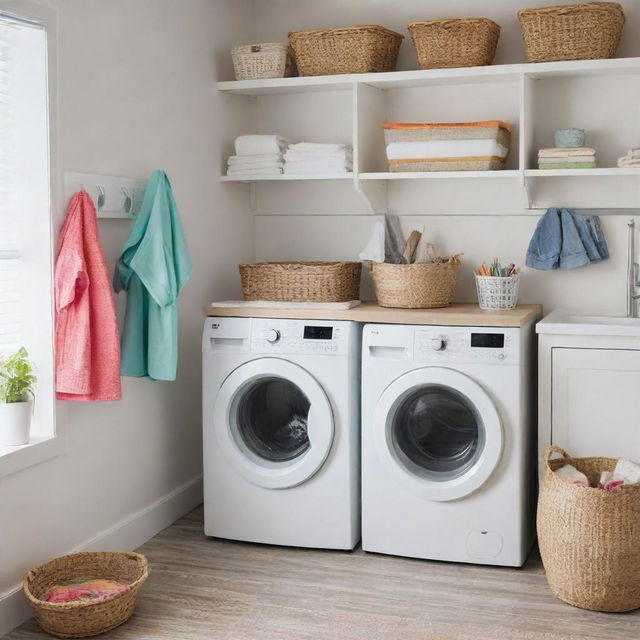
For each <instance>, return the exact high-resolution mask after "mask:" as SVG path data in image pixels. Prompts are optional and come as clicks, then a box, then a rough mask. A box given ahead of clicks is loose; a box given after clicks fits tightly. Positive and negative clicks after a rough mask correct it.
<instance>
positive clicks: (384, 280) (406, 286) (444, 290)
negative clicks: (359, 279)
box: [371, 255, 460, 309]
mask: <svg viewBox="0 0 640 640" xmlns="http://www.w3.org/2000/svg"><path fill="white" fill-rule="evenodd" d="M459 271H460V259H459V256H457V255H456V256H451V257H450V258H447V259H446V260H445V261H443V262H439V263H436V262H433V263H422V264H391V263H387V262H374V263H373V265H372V273H371V275H372V277H373V286H374V289H375V292H376V298H377V300H378V304H379V305H380V306H381V307H395V308H401V309H435V308H437V307H446V306H448V305H450V304H451V301H452V300H453V297H454V295H455V293H456V287H457V286H458V272H459Z"/></svg>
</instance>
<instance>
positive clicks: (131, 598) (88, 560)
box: [23, 551, 149, 638]
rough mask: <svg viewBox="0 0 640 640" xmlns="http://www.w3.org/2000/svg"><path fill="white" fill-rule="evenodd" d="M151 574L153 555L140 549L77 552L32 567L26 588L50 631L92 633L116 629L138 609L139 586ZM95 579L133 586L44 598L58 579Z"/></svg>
mask: <svg viewBox="0 0 640 640" xmlns="http://www.w3.org/2000/svg"><path fill="white" fill-rule="evenodd" d="M148 576H149V568H148V564H147V559H146V558H145V557H144V556H143V555H140V554H139V553H120V552H106V551H105V552H84V553H73V554H71V555H67V556H62V557H61V558H56V559H55V560H51V561H50V562H46V563H45V564H43V565H40V566H39V567H37V568H36V569H32V570H31V571H29V573H27V575H26V576H25V577H24V581H23V591H24V594H25V596H26V597H27V600H28V601H29V604H30V605H31V606H32V607H33V612H34V616H35V618H36V621H37V623H38V624H39V625H40V626H41V627H42V629H44V630H45V631H46V632H47V633H49V634H51V635H52V636H56V637H57V638H88V637H91V636H95V635H98V634H99V633H105V632H106V631H109V630H110V629H114V628H115V627H117V626H119V625H121V624H122V623H123V622H126V621H127V620H128V619H129V618H130V617H131V616H132V615H133V610H134V608H135V604H136V595H137V593H138V589H140V587H141V586H142V584H143V583H144V581H145V580H146V579H147V578H148ZM93 579H105V580H115V581H117V582H121V583H122V584H125V585H127V586H128V587H129V588H128V589H127V590H126V591H124V592H123V593H118V594H115V595H113V596H107V597H105V598H99V599H97V600H76V601H72V602H47V601H45V600H43V599H42V598H43V597H44V596H45V595H46V594H47V592H48V591H49V590H50V589H51V588H52V587H54V586H56V585H59V584H64V583H66V582H71V581H76V580H93Z"/></svg>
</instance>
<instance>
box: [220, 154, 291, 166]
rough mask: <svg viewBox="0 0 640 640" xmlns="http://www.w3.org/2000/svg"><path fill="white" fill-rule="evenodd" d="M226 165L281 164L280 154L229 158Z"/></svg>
mask: <svg viewBox="0 0 640 640" xmlns="http://www.w3.org/2000/svg"><path fill="white" fill-rule="evenodd" d="M227 162H228V164H246V163H248V162H282V154H281V153H258V154H255V155H251V156H229V159H228V160H227Z"/></svg>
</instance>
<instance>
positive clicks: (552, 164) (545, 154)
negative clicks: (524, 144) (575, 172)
mask: <svg viewBox="0 0 640 640" xmlns="http://www.w3.org/2000/svg"><path fill="white" fill-rule="evenodd" d="M595 167H596V151H595V149H591V148H590V147H568V148H566V147H565V148H561V147H552V148H550V149H540V150H539V151H538V168H539V169H594V168H595Z"/></svg>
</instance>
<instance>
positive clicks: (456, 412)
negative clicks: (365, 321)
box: [372, 367, 504, 501]
mask: <svg viewBox="0 0 640 640" xmlns="http://www.w3.org/2000/svg"><path fill="white" fill-rule="evenodd" d="M372 437H373V444H374V448H375V450H376V452H377V455H378V458H379V460H380V462H381V465H382V466H383V467H384V468H385V470H386V471H387V472H388V473H389V477H390V478H393V479H395V481H397V482H399V483H402V484H403V485H404V486H407V487H408V488H410V489H411V490H413V491H414V492H416V493H417V494H419V495H420V496H421V497H424V498H426V499H429V500H435V501H446V500H456V499H458V498H462V497H464V496H466V495H469V494H470V493H472V492H474V491H476V490H477V489H478V488H480V487H481V486H482V485H483V484H484V483H485V482H486V481H487V480H488V479H489V477H490V475H491V474H492V473H493V471H494V469H495V468H496V467H497V465H498V462H499V461H500V457H501V455H502V447H503V440H504V436H503V433H502V423H501V421H500V416H499V414H498V411H497V409H496V407H495V405H494V403H493V401H492V400H491V398H490V397H489V396H488V394H487V393H486V391H485V390H484V389H483V388H482V387H481V386H480V385H479V384H478V383H477V382H475V381H474V380H472V379H471V378H470V377H469V376H467V375H465V374H464V373H462V372H460V371H455V370H453V369H446V368H444V367H424V368H422V369H415V370H413V371H409V372H407V373H405V374H404V375H402V376H400V377H399V378H397V379H396V380H394V381H393V382H392V383H391V384H390V385H389V386H388V387H387V388H386V389H385V390H384V391H383V393H382V395H381V396H380V399H379V401H378V404H377V405H376V407H375V409H374V414H373V433H372Z"/></svg>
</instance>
